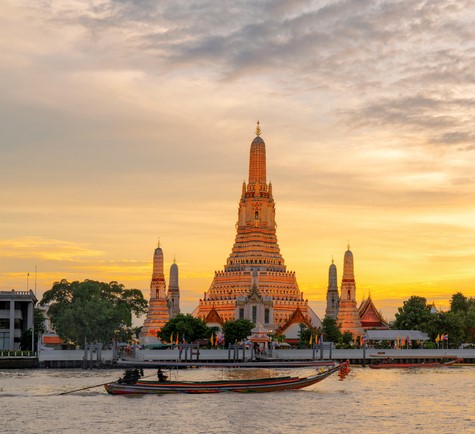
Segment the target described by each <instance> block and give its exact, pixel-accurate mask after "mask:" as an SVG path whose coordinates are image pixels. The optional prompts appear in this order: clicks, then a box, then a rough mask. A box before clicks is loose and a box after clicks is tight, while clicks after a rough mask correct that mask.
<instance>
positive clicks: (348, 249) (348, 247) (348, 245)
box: [348, 240, 350, 250]
mask: <svg viewBox="0 0 475 434" xmlns="http://www.w3.org/2000/svg"><path fill="white" fill-rule="evenodd" d="M348 250H350V240H348Z"/></svg>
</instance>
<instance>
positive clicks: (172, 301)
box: [167, 259, 180, 318]
mask: <svg viewBox="0 0 475 434" xmlns="http://www.w3.org/2000/svg"><path fill="white" fill-rule="evenodd" d="M167 300H168V315H169V317H170V318H175V317H176V316H177V315H178V314H179V313H180V288H179V286H178V265H176V260H175V259H173V264H172V266H171V267H170V284H169V285H168V294H167Z"/></svg>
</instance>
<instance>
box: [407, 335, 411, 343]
mask: <svg viewBox="0 0 475 434" xmlns="http://www.w3.org/2000/svg"><path fill="white" fill-rule="evenodd" d="M406 342H407V345H411V338H410V337H409V336H408V337H407V339H406Z"/></svg>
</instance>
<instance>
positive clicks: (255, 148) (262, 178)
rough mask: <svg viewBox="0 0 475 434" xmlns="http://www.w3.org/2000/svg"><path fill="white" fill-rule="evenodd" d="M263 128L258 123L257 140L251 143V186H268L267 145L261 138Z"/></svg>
mask: <svg viewBox="0 0 475 434" xmlns="http://www.w3.org/2000/svg"><path fill="white" fill-rule="evenodd" d="M260 134H261V127H260V125H259V122H257V128H256V138H255V139H254V140H253V141H252V143H251V152H250V156H249V184H256V183H259V184H261V185H265V184H266V144H265V143H264V140H262V138H261V137H260ZM266 187H267V186H266ZM266 189H267V188H266Z"/></svg>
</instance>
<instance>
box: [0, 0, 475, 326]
mask: <svg viewBox="0 0 475 434" xmlns="http://www.w3.org/2000/svg"><path fill="white" fill-rule="evenodd" d="M474 22H475V6H474V3H473V1H468V0H467V1H463V0H460V1H459V0H457V1H448V0H439V1H437V2H430V1H419V0H392V1H376V0H375V1H370V0H361V1H357V2H351V1H337V0H334V1H314V2H311V1H310V2H309V1H285V0H280V1H279V0H276V1H262V2H251V1H240V0H236V1H233V2H213V1H203V2H189V1H181V0H177V1H174V2H156V1H155V0H141V1H139V0H135V1H132V0H131V1H117V0H116V1H113V0H88V1H85V0H61V1H55V0H52V1H47V2H46V1H44V2H43V1H36V0H35V1H34V0H31V1H21V0H20V1H17V0H15V1H13V0H4V1H2V2H1V3H0V52H1V53H2V55H1V56H0V77H1V79H0V102H1V104H0V131H1V134H0V152H1V158H0V181H1V185H2V188H1V190H0V201H1V219H0V288H1V289H2V290H9V289H12V288H14V289H17V290H24V289H26V287H27V273H30V277H29V287H30V288H32V289H33V288H34V274H35V267H37V270H38V272H37V292H38V295H39V296H41V294H42V293H43V292H44V291H45V290H47V289H49V288H50V287H51V285H52V283H53V282H54V281H58V280H60V279H63V278H65V279H68V280H70V281H72V280H77V279H80V280H82V279H86V278H89V279H98V280H102V281H112V280H117V281H119V282H121V283H124V284H125V285H126V286H127V287H134V288H139V289H142V290H143V291H144V293H145V295H146V296H147V297H148V294H149V291H148V287H149V282H150V277H151V271H152V269H151V261H152V256H153V250H154V248H155V246H156V242H157V238H158V237H160V240H161V246H162V248H163V250H164V254H165V261H166V262H165V267H166V269H167V270H168V269H169V266H170V265H171V263H172V262H173V256H174V255H176V260H177V264H178V266H179V269H180V288H181V293H182V310H184V311H185V312H191V311H192V310H193V309H194V307H195V306H196V304H197V300H198V299H199V298H200V297H202V294H203V292H204V291H205V290H207V289H208V287H209V285H210V283H211V280H212V277H213V273H214V271H215V270H220V269H222V267H223V265H224V263H225V261H226V258H227V256H228V255H229V253H230V251H231V247H232V244H233V241H234V236H235V229H234V225H235V222H236V220H237V207H238V200H239V197H240V193H241V184H242V181H243V180H245V179H247V171H248V157H249V146H250V143H251V141H252V139H253V138H254V129H255V123H256V121H257V120H258V119H259V120H260V122H261V127H262V135H261V136H262V138H263V139H264V140H265V142H266V146H267V178H268V179H269V180H271V181H272V184H273V192H274V198H275V201H276V213H277V215H276V219H277V223H278V230H277V236H278V240H279V245H280V247H281V250H282V254H283V256H284V258H285V260H286V264H287V267H288V269H289V270H292V271H295V272H296V275H297V279H298V282H299V285H300V288H301V290H302V291H304V293H305V295H304V296H305V298H308V299H309V301H310V305H311V306H312V307H313V308H314V310H315V311H316V312H317V314H319V315H320V316H322V317H323V313H324V300H325V292H326V288H327V284H328V267H329V265H330V264H331V260H332V256H333V257H334V259H335V264H336V266H337V269H338V276H339V278H341V272H342V268H343V255H344V252H345V250H346V246H347V243H348V242H349V243H350V245H351V250H352V251H353V254H354V257H355V274H356V283H357V299H358V301H360V300H361V299H362V298H363V297H365V296H367V295H368V294H369V293H371V295H372V297H373V299H374V300H375V302H376V305H377V306H378V307H379V308H380V309H381V310H382V311H383V313H384V314H385V316H386V317H387V318H388V319H393V315H394V312H395V311H396V309H397V307H398V306H400V305H402V302H403V300H405V299H407V298H408V297H409V296H411V295H421V296H425V297H426V298H427V299H428V300H429V301H430V302H435V304H436V306H437V307H442V308H446V307H447V305H448V301H449V299H450V297H451V295H452V294H453V293H455V292H457V291H461V292H463V293H464V294H465V295H467V296H475V284H474V282H475V265H474V264H475V175H474V162H475V131H474V125H475V122H474V121H475V80H474V77H475V75H474V72H473V71H475V43H474V41H475V30H474V29H475V26H474V25H473V23H474ZM167 278H168V276H167Z"/></svg>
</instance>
